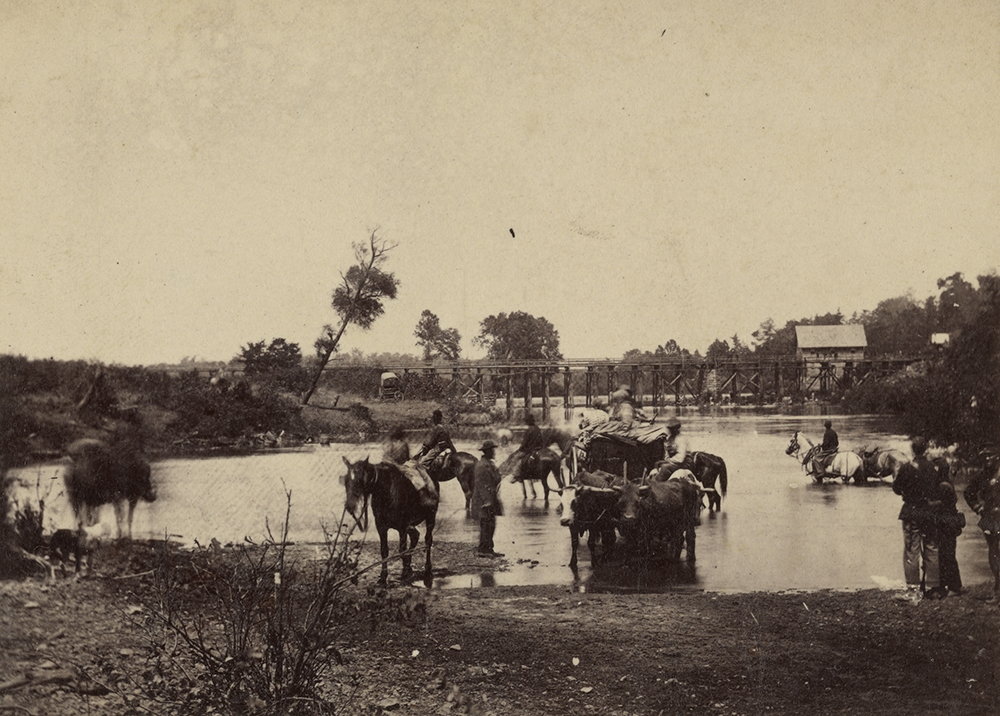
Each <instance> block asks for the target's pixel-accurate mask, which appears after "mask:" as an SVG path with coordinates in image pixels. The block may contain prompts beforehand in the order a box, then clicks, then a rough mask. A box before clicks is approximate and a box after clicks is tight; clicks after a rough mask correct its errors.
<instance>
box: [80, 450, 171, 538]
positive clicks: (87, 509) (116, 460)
mask: <svg viewBox="0 0 1000 716" xmlns="http://www.w3.org/2000/svg"><path fill="white" fill-rule="evenodd" d="M66 453H67V455H68V456H69V464H68V465H67V466H66V470H65V471H64V472H63V482H64V483H65V485H66V495H67V496H68V497H69V504H70V507H72V508H73V515H74V516H75V517H76V522H77V527H78V528H82V527H83V526H84V525H86V526H88V527H90V526H93V525H95V524H97V521H98V519H99V509H100V507H101V506H102V505H107V504H111V505H114V508H115V519H116V522H117V529H118V538H119V539H121V537H122V532H123V529H122V528H123V525H124V524H125V522H126V514H125V505H126V503H127V504H128V515H127V537H128V539H132V514H133V512H134V511H135V506H136V503H138V502H139V500H146V501H147V502H153V501H154V500H156V490H154V489H153V482H152V479H151V470H150V467H149V462H147V460H146V458H145V457H143V455H142V453H141V452H139V450H138V449H136V448H134V447H130V446H128V445H119V446H116V447H111V446H109V445H108V444H107V443H105V442H103V441H102V440H95V439H90V438H88V439H83V440H77V441H75V442H73V443H71V444H70V446H69V447H68V448H67V449H66Z"/></svg>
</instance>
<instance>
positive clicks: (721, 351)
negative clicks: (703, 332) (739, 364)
mask: <svg viewBox="0 0 1000 716" xmlns="http://www.w3.org/2000/svg"><path fill="white" fill-rule="evenodd" d="M705 357H706V358H707V359H709V360H724V359H726V358H728V357H729V343H728V342H726V341H720V340H719V339H718V338H716V339H715V340H714V341H712V345H710V346H709V347H708V350H707V351H705Z"/></svg>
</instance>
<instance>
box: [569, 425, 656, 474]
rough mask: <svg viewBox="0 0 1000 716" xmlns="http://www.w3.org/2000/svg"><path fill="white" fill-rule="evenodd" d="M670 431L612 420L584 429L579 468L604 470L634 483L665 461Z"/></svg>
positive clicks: (578, 446)
mask: <svg viewBox="0 0 1000 716" xmlns="http://www.w3.org/2000/svg"><path fill="white" fill-rule="evenodd" d="M666 439H667V431H666V428H664V427H662V426H656V425H633V426H632V427H626V426H625V425H624V424H623V423H620V422H618V421H614V420H609V421H607V422H604V423H598V424H596V425H592V426H590V427H589V428H588V429H586V430H584V432H582V433H581V434H580V435H579V436H578V437H577V439H576V443H575V445H574V447H575V448H576V468H577V470H584V471H586V472H594V471H595V470H603V471H604V472H609V473H611V474H612V475H619V476H621V477H624V478H626V479H628V480H629V481H632V482H637V481H639V480H641V479H642V478H643V477H645V476H646V475H647V474H648V473H649V472H650V471H651V470H652V469H653V468H654V467H655V466H656V463H658V462H659V461H660V460H663V458H664V455H665V451H664V445H665V443H666Z"/></svg>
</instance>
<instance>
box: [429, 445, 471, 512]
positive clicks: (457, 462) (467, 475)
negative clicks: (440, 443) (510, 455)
mask: <svg viewBox="0 0 1000 716" xmlns="http://www.w3.org/2000/svg"><path fill="white" fill-rule="evenodd" d="M477 462H479V461H478V460H477V459H476V456H475V455H470V454H469V453H467V452H449V453H448V454H447V456H446V457H445V460H444V465H443V466H441V467H438V466H437V465H435V466H434V467H432V468H431V469H430V470H428V471H427V472H428V473H430V476H431V479H432V480H434V482H435V484H440V483H442V482H448V481H449V480H454V479H455V478H458V484H459V485H461V486H462V492H464V493H465V509H469V501H470V500H471V499H472V475H473V473H475V471H476V463H477Z"/></svg>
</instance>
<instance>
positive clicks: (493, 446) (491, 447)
mask: <svg viewBox="0 0 1000 716" xmlns="http://www.w3.org/2000/svg"><path fill="white" fill-rule="evenodd" d="M496 448H497V444H496V443H495V442H493V441H492V440H487V441H486V442H484V443H483V446H482V447H481V448H479V451H480V452H486V451H487V450H496Z"/></svg>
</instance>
